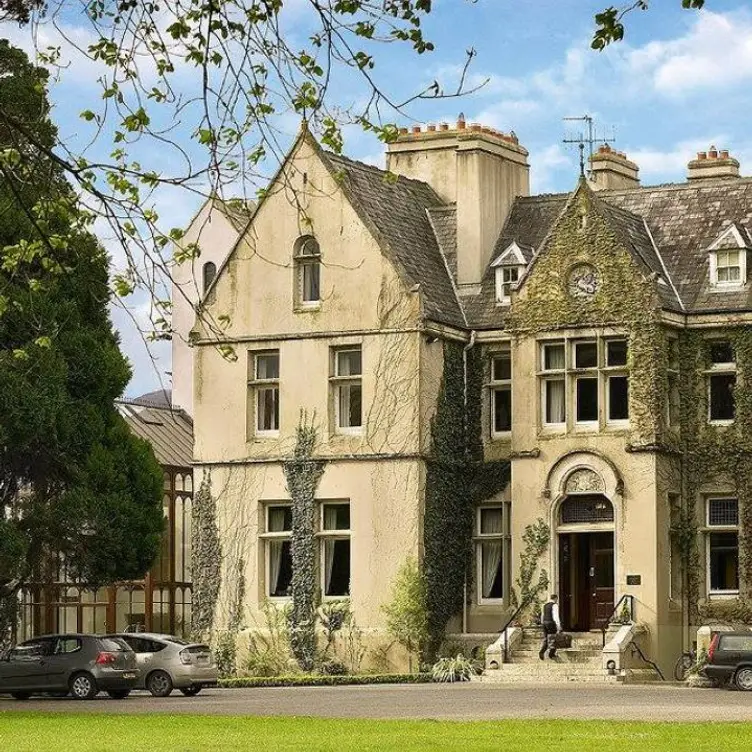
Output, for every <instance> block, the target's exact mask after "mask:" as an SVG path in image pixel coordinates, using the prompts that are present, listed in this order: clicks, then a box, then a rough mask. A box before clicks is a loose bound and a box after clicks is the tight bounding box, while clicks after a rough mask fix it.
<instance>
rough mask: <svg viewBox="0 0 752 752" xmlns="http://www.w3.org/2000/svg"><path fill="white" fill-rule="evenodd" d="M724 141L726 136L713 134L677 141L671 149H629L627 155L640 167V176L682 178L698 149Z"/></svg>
mask: <svg viewBox="0 0 752 752" xmlns="http://www.w3.org/2000/svg"><path fill="white" fill-rule="evenodd" d="M724 143H726V136H724V135H722V134H715V135H711V136H708V137H704V138H693V139H688V140H686V141H679V142H678V143H677V144H676V146H674V148H673V149H670V150H669V151H666V150H665V149H651V148H649V147H647V148H637V149H630V150H628V152H627V156H628V157H629V158H630V159H631V160H632V161H633V162H635V163H636V164H637V166H638V167H639V168H640V177H641V178H644V177H646V176H653V177H655V176H659V177H661V178H669V177H670V178H673V179H674V180H682V179H683V178H684V175H685V173H686V170H687V163H688V162H689V161H690V160H691V159H694V157H695V155H696V153H697V152H698V151H707V150H708V149H709V148H710V146H711V145H718V146H719V147H722V145H723V144H724Z"/></svg>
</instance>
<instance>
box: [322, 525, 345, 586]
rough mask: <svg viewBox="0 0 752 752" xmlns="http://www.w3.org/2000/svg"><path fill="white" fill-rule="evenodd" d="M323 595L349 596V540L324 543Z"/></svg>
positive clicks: (326, 541)
mask: <svg viewBox="0 0 752 752" xmlns="http://www.w3.org/2000/svg"><path fill="white" fill-rule="evenodd" d="M324 595H332V596H344V595H350V540H349V539H343V540H325V541H324Z"/></svg>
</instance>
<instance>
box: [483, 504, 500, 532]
mask: <svg viewBox="0 0 752 752" xmlns="http://www.w3.org/2000/svg"><path fill="white" fill-rule="evenodd" d="M502 525H503V517H502V512H501V507H487V508H483V507H481V509H480V530H479V532H480V534H481V535H501V533H502V531H503V527H502Z"/></svg>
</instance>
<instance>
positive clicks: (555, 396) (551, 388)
mask: <svg viewBox="0 0 752 752" xmlns="http://www.w3.org/2000/svg"><path fill="white" fill-rule="evenodd" d="M565 420H566V413H565V389H564V381H563V380H560V381H547V382H546V423H564V421H565Z"/></svg>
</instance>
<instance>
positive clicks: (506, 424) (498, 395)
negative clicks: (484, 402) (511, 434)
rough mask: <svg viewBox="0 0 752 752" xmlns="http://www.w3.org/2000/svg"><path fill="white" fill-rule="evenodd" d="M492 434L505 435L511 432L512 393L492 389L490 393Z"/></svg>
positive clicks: (505, 390) (508, 390)
mask: <svg viewBox="0 0 752 752" xmlns="http://www.w3.org/2000/svg"><path fill="white" fill-rule="evenodd" d="M491 400H492V403H493V404H492V409H493V430H494V433H506V432H507V431H511V430H512V391H511V390H510V389H509V388H507V389H494V390H492V392H491Z"/></svg>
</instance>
